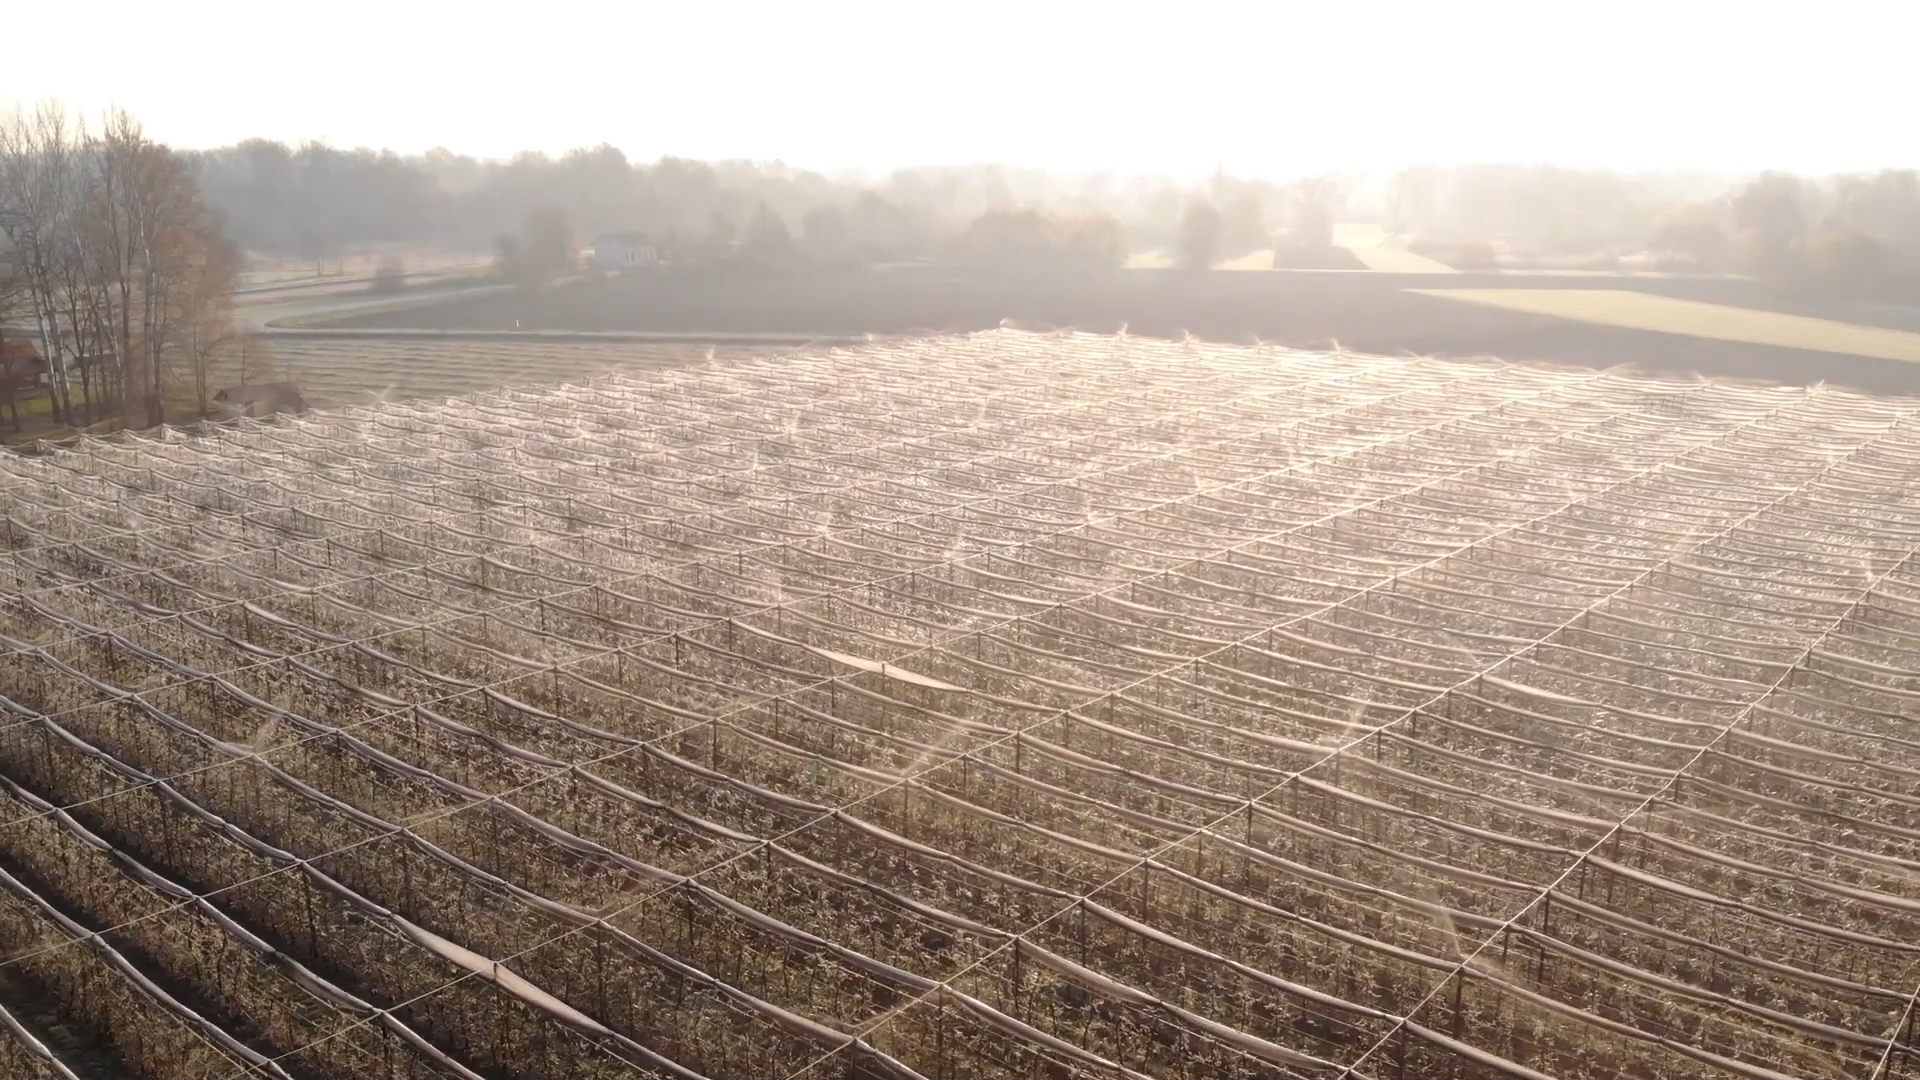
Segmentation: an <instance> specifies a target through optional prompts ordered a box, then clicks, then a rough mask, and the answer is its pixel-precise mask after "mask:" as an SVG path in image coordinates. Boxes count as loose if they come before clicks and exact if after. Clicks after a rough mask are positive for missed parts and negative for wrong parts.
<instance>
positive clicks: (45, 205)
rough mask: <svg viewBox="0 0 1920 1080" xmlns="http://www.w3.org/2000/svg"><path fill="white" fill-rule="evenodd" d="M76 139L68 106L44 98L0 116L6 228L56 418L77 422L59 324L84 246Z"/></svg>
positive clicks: (1, 217)
mask: <svg viewBox="0 0 1920 1080" xmlns="http://www.w3.org/2000/svg"><path fill="white" fill-rule="evenodd" d="M76 157H77V154H76V147H75V140H74V137H73V134H72V132H71V130H70V125H69V123H68V119H67V114H66V111H65V110H64V109H63V108H61V107H59V106H57V105H54V104H45V103H43V104H42V105H40V106H39V107H38V108H36V109H35V110H33V111H32V112H18V111H16V112H14V113H13V114H11V115H9V116H7V117H6V118H5V119H4V120H0V231H3V232H4V233H5V234H6V237H7V240H8V242H9V243H10V245H11V246H12V248H13V253H14V261H15V264H16V266H17V267H18V272H19V274H20V275H21V277H22V279H23V282H24V287H25V289H26V292H27V296H28V307H29V308H30V309H31V311H32V313H33V324H34V328H35V330H37V331H38V333H39V335H40V340H41V342H42V343H43V344H44V347H45V350H46V357H47V364H48V368H49V376H48V378H49V381H50V382H51V383H52V387H53V389H52V398H53V402H52V407H53V419H54V422H55V423H60V424H68V423H72V421H73V419H74V417H73V405H72V388H71V384H70V380H69V370H70V352H69V349H68V347H67V341H66V339H65V338H64V336H63V335H62V334H61V332H60V320H59V318H58V312H59V309H60V301H61V296H62V293H61V283H60V278H61V272H62V270H63V268H65V267H66V266H68V265H70V264H71V263H72V262H73V260H75V259H77V258H79V256H80V253H79V251H78V248H77V245H76V242H75V241H76V238H77V230H76V227H75V218H76V217H77V216H78V214H79V212H80V203H81V199H80V197H79V191H78V167H77V164H76V161H75V158H76Z"/></svg>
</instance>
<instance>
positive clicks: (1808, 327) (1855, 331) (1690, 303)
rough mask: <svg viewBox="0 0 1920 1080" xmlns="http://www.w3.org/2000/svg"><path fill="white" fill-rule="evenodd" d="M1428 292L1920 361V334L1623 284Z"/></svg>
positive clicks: (1609, 321) (1590, 318)
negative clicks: (1633, 288) (1685, 297)
mask: <svg viewBox="0 0 1920 1080" xmlns="http://www.w3.org/2000/svg"><path fill="white" fill-rule="evenodd" d="M1415 291H1417V292H1419V293H1421V294H1422V295H1425V296H1437V297H1441V298H1443V299H1447V300H1458V301H1462V302H1466V303H1473V304H1483V305H1487V306H1490V307H1497V308H1504V309H1507V310H1510V311H1524V312H1529V313H1531V314H1536V315H1554V316H1558V317H1560V318H1563V319H1573V320H1575V321H1578V322H1589V323H1598V324H1601V325H1605V326H1623V327H1629V328H1632V329H1636V330H1657V331H1660V332H1662V333H1668V334H1686V335H1689V336H1692V337H1702V338H1712V339H1714V340H1718V341H1740V342H1747V343H1750V344H1755V345H1778V346H1785V347H1787V348H1794V349H1812V350H1816V351H1819V352H1829V353H1843V354H1846V355H1851V356H1865V357H1874V358H1877V359H1882V360H1905V361H1920V333H1913V332H1911V331H1906V330H1889V329H1884V328H1881V327H1874V326H1860V325H1857V324H1854V323H1844V322H1834V321H1832V320H1828V319H1816V318H1811V317H1809V316H1805V315H1789V314H1786V313H1784V312H1778V311H1762V310H1759V309H1757V308H1742V307H1729V306H1726V305H1723V304H1708V303H1702V302H1700V301H1697V300H1681V299H1677V298H1674V297H1669V296H1655V295H1652V294H1649V293H1641V292H1628V291H1624V290H1615V289H1419V290H1415Z"/></svg>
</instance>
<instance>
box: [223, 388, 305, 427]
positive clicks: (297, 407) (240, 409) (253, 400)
mask: <svg viewBox="0 0 1920 1080" xmlns="http://www.w3.org/2000/svg"><path fill="white" fill-rule="evenodd" d="M213 401H214V414H215V415H216V416H220V417H222V418H223V419H233V418H235V417H241V416H251V417H261V416H272V415H273V414H274V413H303V412H306V411H307V399H306V398H303V397H301V396H300V388H299V387H298V386H296V385H294V384H293V383H290V382H271V383H255V384H253V385H249V386H229V387H227V388H226V389H225V390H222V391H220V392H219V393H217V394H215V395H213Z"/></svg>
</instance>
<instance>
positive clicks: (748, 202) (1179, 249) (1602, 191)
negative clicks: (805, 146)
mask: <svg viewBox="0 0 1920 1080" xmlns="http://www.w3.org/2000/svg"><path fill="white" fill-rule="evenodd" d="M186 156H187V157H189V158H190V159H191V160H193V161H194V163H195V165H196V166H197V171H198V174H199V177H200V181H201V187H202V190H203V191H204V193H205V197H206V200H207V203H208V205H209V207H211V208H212V209H213V210H214V211H215V212H217V213H218V214H219V215H220V216H221V217H222V219H223V220H224V223H225V228H226V230H227V234H228V236H229V237H230V238H231V239H232V240H233V241H234V242H235V243H236V244H238V245H239V246H240V247H241V248H242V249H244V250H246V251H248V252H251V253H254V254H256V255H266V256H277V257H282V258H305V259H310V260H314V261H315V262H317V263H324V262H326V261H328V260H332V259H337V258H340V257H343V256H345V255H348V254H355V253H365V252H368V251H376V250H382V249H420V248H439V249H443V250H460V251H473V252H479V251H483V250H497V249H498V248H500V247H501V246H502V245H503V244H505V245H508V246H511V244H512V243H513V238H515V237H519V236H522V235H524V234H525V232H526V230H527V229H528V227H529V222H531V221H535V220H537V219H538V218H539V216H540V215H545V220H546V221H547V222H548V223H549V225H551V223H552V222H554V221H555V220H559V221H561V222H562V223H563V225H564V228H566V229H567V230H569V235H570V236H573V237H574V238H576V239H577V241H578V242H579V243H581V244H585V243H587V242H590V241H591V239H592V237H593V236H594V235H596V234H598V233H601V232H610V231H629V230H631V231H640V232H644V233H647V234H648V235H649V236H651V237H653V238H655V239H656V240H658V241H660V242H662V243H664V244H666V245H668V246H669V247H670V248H673V249H674V250H676V251H683V252H693V251H696V250H713V249H721V248H731V249H736V250H737V249H739V248H740V247H742V246H743V245H744V246H747V247H750V248H758V249H762V250H764V251H769V252H783V251H792V252H797V253H805V254H811V255H813V256H816V257H821V258H844V259H851V260H860V261H874V260H888V259H907V258H916V257H926V256H946V255H951V254H954V253H955V252H956V251H960V252H965V251H972V252H974V253H977V254H989V255H1009V254H1011V255H1020V256H1031V255H1035V254H1041V253H1054V254H1068V255H1077V256H1080V257H1084V258H1086V259H1090V260H1092V261H1096V262H1114V261H1119V260H1123V259H1125V258H1126V257H1127V255H1128V254H1129V253H1131V252H1143V251H1163V252H1168V253H1171V254H1172V255H1173V256H1175V257H1176V258H1178V259H1179V260H1180V261H1183V262H1188V263H1202V264H1204V263H1211V262H1214V261H1217V260H1222V259H1230V258H1234V257H1236V256H1238V255H1241V254H1244V253H1246V252H1250V251H1255V250H1259V249H1263V248H1268V247H1275V248H1281V249H1285V248H1289V247H1292V248H1300V247H1306V248H1315V247H1324V246H1326V245H1328V244H1330V243H1331V242H1332V236H1331V231H1332V228H1333V223H1334V222H1335V221H1368V222H1378V223H1380V224H1381V225H1382V226H1383V227H1384V228H1385V229H1387V230H1388V231H1389V232H1392V233H1396V234H1404V235H1407V236H1410V237H1412V238H1413V239H1412V246H1414V247H1415V248H1416V249H1417V250H1418V249H1422V248H1424V249H1426V250H1428V251H1430V252H1431V253H1433V254H1435V255H1436V256H1438V257H1442V258H1444V259H1445V260H1446V261H1449V262H1452V263H1454V264H1455V265H1457V266H1460V267H1461V268H1463V269H1465V268H1472V267H1474V266H1478V265H1494V264H1499V263H1516V264H1520V265H1534V266H1548V265H1565V266H1575V267H1579V266H1585V267H1595V268H1597V267H1602V266H1612V265H1616V264H1618V262H1619V261H1620V260H1623V259H1639V260H1642V261H1643V262H1650V263H1652V264H1654V265H1657V266H1659V267H1662V268H1668V269H1698V270H1727V271H1740V272H1749V273H1758V274H1762V275H1765V276H1769V277H1774V278H1780V279H1783V280H1794V281H1822V282H1827V283H1842V284H1847V285H1849V286H1858V287H1863V288H1865V287H1873V286H1891V287H1898V288H1907V287H1910V286H1911V284H1912V282H1913V280H1914V277H1915V268H1916V267H1920V176H1916V174H1915V173H1914V172H1912V171H1891V170H1890V171H1886V172H1881V173H1878V174H1874V175H1863V176H1843V177H1828V178H1805V177H1798V176H1792V175H1788V174H1784V173H1769V174H1766V175H1763V176H1760V177H1757V178H1755V177H1747V178H1736V179H1728V178H1718V177H1705V176H1698V175H1685V174H1626V173H1618V172H1607V171H1600V170H1578V169H1565V168H1553V167H1539V166H1499V165H1485V166H1467V167H1438V166H1417V167H1413V168H1409V169H1406V170H1403V171H1401V172H1399V173H1397V174H1395V175H1392V176H1387V177H1380V178H1365V177H1351V176H1349V177H1316V178H1308V179H1304V180H1300V181H1296V182H1292V183H1275V182H1269V181H1265V180H1255V179H1248V178H1240V177H1232V176H1226V175H1219V176H1216V177H1214V178H1213V179H1212V180H1211V181H1210V182H1207V183H1203V184H1200V185H1192V184H1188V185H1182V184H1178V183H1175V182H1173V181H1169V180H1156V179H1148V178H1137V177H1120V176H1111V175H1107V176H1088V177H1077V178H1067V177H1061V176H1054V175H1049V174H1045V173H1041V172H1036V171H1031V170H1019V169H1011V168H1002V167H996V166H972V167H954V168H922V169H905V170H900V171H897V172H894V173H893V174H891V175H889V176H887V177H885V178H884V179H881V180H878V181H876V182H871V183H863V182H852V181H845V180H839V179H834V178H830V177H827V176H824V175H821V174H819V173H815V172H809V171H806V170H803V169H797V168H791V167H788V166H785V165H782V164H779V163H763V162H748V161H720V162H702V161H695V160H689V159H685V158H676V157H665V158H661V159H660V160H658V161H654V162H646V163H639V162H633V161H629V160H628V159H627V157H626V156H625V155H624V154H623V153H621V151H619V150H618V149H616V148H613V147H610V146H601V147H596V148H593V149H582V150H576V151H573V152H571V153H568V154H566V155H564V156H561V157H558V158H554V157H549V156H546V155H543V154H522V155H519V156H516V157H514V158H513V159H511V160H508V161H484V160H478V159H475V158H471V157H465V156H461V155H458V154H454V153H451V152H448V151H445V150H434V151H431V152H429V153H427V154H424V155H420V156H415V157H402V156H400V155H397V154H394V153H391V152H380V151H374V150H365V149H359V150H343V149H338V148H334V147H329V146H326V145H323V144H318V143H309V144H306V145H303V146H300V147H297V148H296V147H289V146H287V145H285V144H282V143H277V142H270V141H266V140H249V141H247V142H243V143H240V144H239V145H237V146H231V147H225V148H221V149H217V150H210V151H202V152H196V153H192V154H188V155H186Z"/></svg>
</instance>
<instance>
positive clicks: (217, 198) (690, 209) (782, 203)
mask: <svg viewBox="0 0 1920 1080" xmlns="http://www.w3.org/2000/svg"><path fill="white" fill-rule="evenodd" d="M194 157H195V159H196V165H197V167H198V171H199V175H200V178H201V183H202V185H203V186H204V189H205V191H206V194H207V199H208V202H209V204H210V205H212V206H214V207H217V208H218V209H219V210H220V212H221V213H222V215H223V216H224V218H225V221H226V228H227V233H228V235H229V236H230V237H231V238H232V239H233V240H234V242H235V243H237V244H239V245H240V246H241V247H243V248H245V249H246V250H248V251H251V252H257V253H260V254H266V255H277V256H283V257H292V258H305V259H309V260H312V261H314V262H315V263H316V265H324V264H325V262H326V261H328V260H331V259H336V258H340V257H343V256H345V255H347V254H350V253H354V252H358V251H365V250H370V249H375V248H379V247H381V246H395V247H412V248H421V247H438V248H443V249H448V250H465V251H471V252H479V251H486V250H495V249H497V248H498V247H499V246H500V244H501V240H502V238H503V237H515V238H517V237H520V236H521V234H522V233H523V232H525V231H526V230H527V228H528V226H529V223H530V220H531V219H533V218H534V217H535V215H538V214H542V213H548V214H550V213H553V212H555V211H558V212H560V213H562V214H564V216H565V217H566V219H567V220H568V221H569V222H570V223H571V225H572V228H573V230H574V232H575V233H576V234H577V235H578V236H579V237H581V238H582V239H583V240H585V241H590V240H591V239H592V238H593V237H594V236H595V235H597V234H600V233H604V232H618V231H639V232H644V233H646V234H648V235H649V236H651V237H653V238H655V239H656V240H657V241H659V242H661V243H663V244H665V245H667V246H668V247H670V248H672V249H674V250H676V251H693V250H696V249H705V248H713V247H717V246H738V245H739V244H741V243H742V242H744V241H745V240H747V239H748V238H749V237H750V236H753V237H754V238H757V239H758V240H760V241H761V242H762V244H763V246H766V245H772V246H778V245H779V243H780V241H779V238H778V237H777V236H775V235H773V234H774V233H775V231H776V230H775V229H774V228H773V227H772V226H773V224H774V223H777V232H778V233H781V234H784V235H785V237H786V239H787V240H788V241H791V242H792V243H793V244H794V245H796V247H798V248H800V249H804V250H807V251H809V252H817V253H820V254H822V255H823V256H827V257H843V258H859V259H864V260H889V259H905V258H914V257H918V256H922V255H926V254H931V253H936V252H941V253H944V252H945V251H947V250H949V249H950V248H951V247H952V246H953V245H954V244H956V243H957V242H959V241H960V240H961V238H963V237H965V236H966V235H967V233H968V231H969V229H970V228H971V226H972V225H973V223H974V222H975V221H976V219H978V218H979V217H980V215H982V214H984V213H986V212H987V211H989V210H994V209H996V208H1002V207H1006V206H1017V205H1032V204H1035V203H1037V202H1039V201H1041V195H1040V192H1041V191H1042V189H1044V190H1045V193H1046V201H1047V202H1049V203H1050V204H1052V205H1050V212H1061V213H1068V214H1072V213H1074V212H1075V210H1074V208H1073V207H1071V206H1069V205H1064V204H1067V203H1071V202H1072V201H1073V200H1071V199H1062V198H1060V192H1059V190H1058V188H1057V186H1055V185H1052V183H1051V181H1049V180H1047V179H1046V178H1045V177H1043V176H1042V175H1041V174H1030V173H1020V172H1017V171H1013V170H1003V169H998V168H993V167H980V168H955V169H921V170H904V171H901V172H897V173H894V174H893V175H891V176H889V177H887V178H886V179H884V180H881V181H879V182H877V183H872V184H867V183H859V182H853V181H846V180H837V179H832V178H829V177H827V176H824V175H822V174H819V173H815V172H809V171H807V170H803V169H795V168H790V167H787V166H785V165H781V164H779V163H760V162H746V161H721V162H703V161H694V160H689V159H685V158H677V157H665V158H661V159H660V160H658V161H655V162H651V163H636V162H630V161H628V160H627V158H626V156H625V155H624V154H623V153H621V151H619V150H618V149H616V148H614V147H610V146H600V147H595V148H592V149H582V150H575V151H573V152H571V153H568V154H565V155H563V156H560V157H557V158H555V157H548V156H546V155H544V154H521V155H518V156H516V157H514V158H512V159H511V160H508V161H483V160H477V159H475V158H471V157H464V156H460V155H456V154H453V153H450V152H448V151H445V150H434V151H431V152H429V153H427V154H424V155H420V156H417V157H400V156H398V155H396V154H393V153H389V152H379V151H373V150H365V149H360V150H343V149H338V148H334V147H329V146H325V145H322V144H318V143H309V144H306V145H303V146H300V147H298V148H294V147H289V146H286V145H285V144H282V143H277V142H269V141H266V140H249V141H247V142H244V143H241V144H239V145H237V146H231V147H225V148H221V149H217V150H210V151H204V152H201V153H198V154H196V155H194ZM1112 194H1113V193H1112V192H1101V193H1099V195H1098V201H1099V202H1101V203H1102V204H1103V205H1102V207H1101V208H1102V209H1103V210H1104V209H1106V208H1107V207H1106V205H1105V204H1109V203H1112V202H1114V201H1116V200H1113V199H1111V198H1110V197H1109V196H1111V195H1112ZM1118 201H1124V200H1118ZM756 230H757V231H756ZM1123 246H1124V245H1123Z"/></svg>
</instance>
